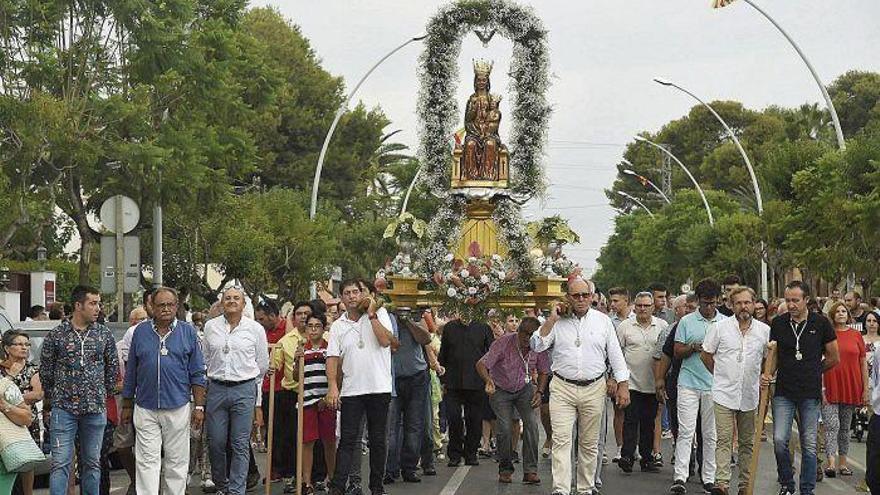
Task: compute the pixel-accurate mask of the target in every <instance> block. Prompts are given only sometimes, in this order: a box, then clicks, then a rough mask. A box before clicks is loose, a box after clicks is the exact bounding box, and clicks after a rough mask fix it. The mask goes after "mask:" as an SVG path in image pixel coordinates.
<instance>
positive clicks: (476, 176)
mask: <svg viewBox="0 0 880 495" xmlns="http://www.w3.org/2000/svg"><path fill="white" fill-rule="evenodd" d="M491 73H492V63H491V62H485V61H482V60H477V61H474V93H473V94H472V95H471V96H470V98H468V102H467V107H466V108H465V112H464V128H465V133H466V134H465V138H464V143H463V145H462V154H461V175H462V177H461V178H462V179H464V180H472V181H473V180H479V181H497V180H499V178H500V177H499V175H500V174H499V170H500V168H501V167H500V164H501V163H500V155H502V154H504V155H506V153H507V152H506V150H507V148H506V147H505V146H504V145H503V144H502V143H501V138H500V137H499V136H498V126H499V125H500V124H501V111H500V110H499V109H498V106H499V104H500V103H501V97H500V96H497V95H493V94H491V93H490V92H489V89H490V87H491V84H490V83H489V76H490V75H491ZM505 178H506V177H505Z"/></svg>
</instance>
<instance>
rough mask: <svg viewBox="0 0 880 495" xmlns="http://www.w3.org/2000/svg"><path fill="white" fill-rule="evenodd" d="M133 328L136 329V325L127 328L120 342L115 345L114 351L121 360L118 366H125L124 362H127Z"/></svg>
mask: <svg viewBox="0 0 880 495" xmlns="http://www.w3.org/2000/svg"><path fill="white" fill-rule="evenodd" d="M135 328H137V325H132V326H130V327H128V329H127V330H126V331H125V334H123V335H122V340H120V341H119V342H117V343H116V349H117V350H118V351H119V355H120V357H121V358H122V362H120V363H119V364H120V366H125V362H126V361H128V352H129V350H131V339H132V338H134V329H135Z"/></svg>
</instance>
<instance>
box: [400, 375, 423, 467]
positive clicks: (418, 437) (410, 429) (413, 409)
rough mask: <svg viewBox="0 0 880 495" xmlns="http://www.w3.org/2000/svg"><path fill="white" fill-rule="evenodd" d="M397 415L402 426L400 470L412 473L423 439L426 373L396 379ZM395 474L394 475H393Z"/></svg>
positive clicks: (416, 463) (417, 462)
mask: <svg viewBox="0 0 880 495" xmlns="http://www.w3.org/2000/svg"><path fill="white" fill-rule="evenodd" d="M395 383H396V385H397V405H398V409H397V413H398V415H399V418H400V420H401V423H402V425H403V437H402V438H400V439H399V445H400V470H401V471H402V472H404V473H414V472H415V471H416V469H417V468H418V464H419V456H420V453H421V448H422V440H423V439H424V437H425V427H426V426H427V425H426V424H425V420H426V417H425V401H426V400H427V398H428V395H427V393H426V392H425V391H426V390H427V389H428V386H429V385H430V380H429V378H428V372H427V371H421V372H419V373H416V374H415V375H413V376H406V377H397V379H396V380H395ZM394 474H396V473H394Z"/></svg>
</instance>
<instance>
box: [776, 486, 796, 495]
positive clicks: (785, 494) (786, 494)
mask: <svg viewBox="0 0 880 495" xmlns="http://www.w3.org/2000/svg"><path fill="white" fill-rule="evenodd" d="M777 495H794V490H793V489H791V488H789V487H787V486H780V487H779V493H778V494H777Z"/></svg>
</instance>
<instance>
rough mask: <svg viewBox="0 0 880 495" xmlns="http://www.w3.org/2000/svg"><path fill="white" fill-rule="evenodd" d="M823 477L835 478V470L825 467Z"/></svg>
mask: <svg viewBox="0 0 880 495" xmlns="http://www.w3.org/2000/svg"><path fill="white" fill-rule="evenodd" d="M825 477H826V478H837V471H835V470H834V469H830V468H829V469H826V470H825Z"/></svg>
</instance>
